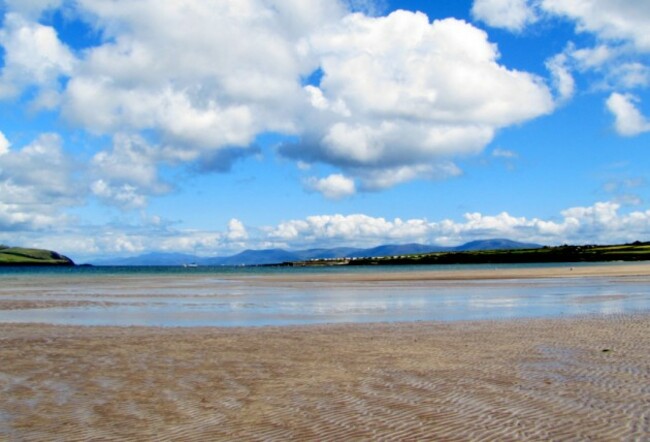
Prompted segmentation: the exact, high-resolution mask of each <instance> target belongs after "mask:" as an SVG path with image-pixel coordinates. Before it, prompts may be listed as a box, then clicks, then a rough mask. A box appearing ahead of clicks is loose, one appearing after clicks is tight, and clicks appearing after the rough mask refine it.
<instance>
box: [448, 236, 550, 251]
mask: <svg viewBox="0 0 650 442" xmlns="http://www.w3.org/2000/svg"><path fill="white" fill-rule="evenodd" d="M540 247H542V246H540V245H539V244H532V243H523V242H517V241H511V240H509V239H502V238H497V239H483V240H478V241H470V242H468V243H466V244H463V245H461V246H458V247H454V251H456V252H471V251H474V250H520V249H539V248H540Z"/></svg>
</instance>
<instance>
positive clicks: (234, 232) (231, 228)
mask: <svg viewBox="0 0 650 442" xmlns="http://www.w3.org/2000/svg"><path fill="white" fill-rule="evenodd" d="M225 237H226V238H227V239H228V240H229V241H234V242H237V241H245V240H247V239H248V232H247V231H246V227H245V226H244V224H243V223H242V222H241V221H239V220H238V219H236V218H233V219H231V220H230V221H229V222H228V230H227V232H226V236H225Z"/></svg>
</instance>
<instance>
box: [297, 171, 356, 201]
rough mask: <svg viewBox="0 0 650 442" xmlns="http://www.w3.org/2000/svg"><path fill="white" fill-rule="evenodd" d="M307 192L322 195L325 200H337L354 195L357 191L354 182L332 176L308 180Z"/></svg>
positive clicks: (336, 175) (342, 176) (337, 175)
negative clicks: (311, 191)
mask: <svg viewBox="0 0 650 442" xmlns="http://www.w3.org/2000/svg"><path fill="white" fill-rule="evenodd" d="M306 186H307V188H308V189H309V190H313V191H316V192H319V193H321V194H323V196H324V197H325V198H328V199H333V200H338V199H341V198H345V197H347V196H351V195H354V194H355V193H356V191H357V189H356V185H355V183H354V180H352V179H350V178H348V177H346V176H345V175H341V174H340V173H337V174H332V175H330V176H328V177H326V178H320V179H318V178H314V177H312V178H310V179H308V180H307V182H306Z"/></svg>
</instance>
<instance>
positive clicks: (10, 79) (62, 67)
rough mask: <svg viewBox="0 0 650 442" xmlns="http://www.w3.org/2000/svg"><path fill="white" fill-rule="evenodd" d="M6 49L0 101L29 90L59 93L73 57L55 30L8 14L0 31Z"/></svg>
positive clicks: (1, 75) (0, 40)
mask: <svg viewBox="0 0 650 442" xmlns="http://www.w3.org/2000/svg"><path fill="white" fill-rule="evenodd" d="M0 45H2V46H3V47H4V51H5V55H4V67H3V68H2V72H1V73H0V98H7V97H13V96H16V95H18V94H20V93H21V92H22V90H23V89H24V88H25V87H27V86H31V85H34V86H38V87H39V88H41V89H43V90H44V91H45V93H47V94H50V95H51V94H52V93H55V92H56V91H58V90H59V89H60V87H59V85H58V80H59V78H60V77H61V76H65V75H70V74H71V73H72V71H73V68H74V65H75V58H74V55H73V54H72V53H71V52H70V50H69V49H68V48H67V47H66V46H65V45H64V44H63V43H61V42H60V41H59V39H58V37H57V34H56V31H55V30H54V28H52V27H49V26H44V25H41V24H38V23H35V22H31V21H28V20H26V19H25V18H24V17H23V16H21V15H19V14H15V13H9V14H6V15H5V17H4V27H3V28H2V29H0Z"/></svg>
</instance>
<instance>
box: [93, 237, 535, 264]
mask: <svg viewBox="0 0 650 442" xmlns="http://www.w3.org/2000/svg"><path fill="white" fill-rule="evenodd" d="M540 247H542V246H540V245H539V244H528V243H521V242H517V241H511V240H507V239H488V240H481V241H472V242H468V243H466V244H463V245H460V246H457V247H442V246H436V245H424V244H386V245H381V246H378V247H373V248H369V249H358V248H353V247H338V248H331V249H308V250H295V251H289V250H283V249H267V250H245V251H243V252H241V253H238V254H236V255H232V256H217V257H198V256H193V255H188V254H183V253H147V254H145V255H140V256H134V257H130V258H116V259H104V260H97V261H95V262H93V264H95V265H125V266H155V265H160V266H175V265H178V266H180V265H183V264H189V263H196V264H199V265H213V266H241V265H264V264H279V263H283V262H293V261H309V260H311V259H329V258H346V257H350V258H365V257H379V256H399V255H414V254H419V253H435V252H460V251H474V250H498V249H500V250H513V249H534V248H540Z"/></svg>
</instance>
